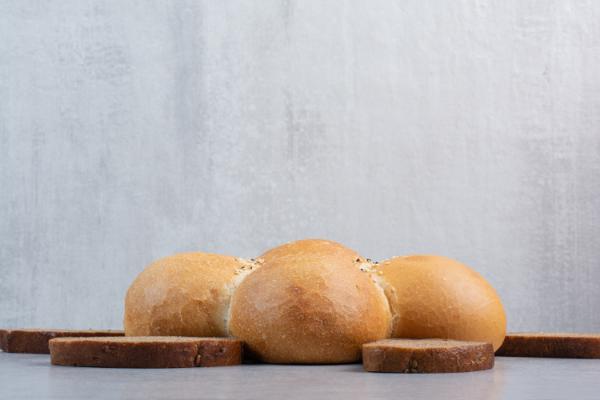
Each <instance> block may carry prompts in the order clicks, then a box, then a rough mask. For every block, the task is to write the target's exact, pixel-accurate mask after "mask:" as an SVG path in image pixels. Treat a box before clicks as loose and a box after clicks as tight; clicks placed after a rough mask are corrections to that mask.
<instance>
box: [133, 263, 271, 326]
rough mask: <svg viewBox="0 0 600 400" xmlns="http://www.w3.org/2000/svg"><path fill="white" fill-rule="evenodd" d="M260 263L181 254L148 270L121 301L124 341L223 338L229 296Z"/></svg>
mask: <svg viewBox="0 0 600 400" xmlns="http://www.w3.org/2000/svg"><path fill="white" fill-rule="evenodd" d="M260 264H261V263H260V262H258V261H256V260H255V261H252V260H244V259H240V258H236V257H231V256H223V255H216V254H208V253H181V254H176V255H173V256H170V257H165V258H161V259H160V260H158V261H155V262H153V263H152V264H150V265H149V266H148V267H147V268H146V269H144V271H142V273H140V275H139V276H138V277H137V278H136V279H135V281H134V282H133V283H132V284H131V287H130V288H129V290H128V291H127V296H126V297H125V318H124V319H123V325H124V326H125V334H126V335H127V336H190V337H226V336H228V334H227V312H228V309H229V304H230V299H231V294H232V293H233V290H234V289H235V287H236V286H237V285H238V284H239V282H240V281H241V280H242V279H243V277H244V276H245V275H246V274H248V273H249V272H250V271H252V270H254V269H256V268H258V267H259V266H260Z"/></svg>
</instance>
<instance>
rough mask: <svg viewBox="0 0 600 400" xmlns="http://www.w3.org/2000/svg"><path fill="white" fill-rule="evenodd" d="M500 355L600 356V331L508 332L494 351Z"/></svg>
mask: <svg viewBox="0 0 600 400" xmlns="http://www.w3.org/2000/svg"><path fill="white" fill-rule="evenodd" d="M496 355H497V356H502V357H553V358H600V333H558V332H516V333H509V334H507V335H506V338H504V343H502V346H500V348H499V349H498V350H497V351H496Z"/></svg>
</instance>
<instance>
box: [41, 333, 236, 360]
mask: <svg viewBox="0 0 600 400" xmlns="http://www.w3.org/2000/svg"><path fill="white" fill-rule="evenodd" d="M242 347H243V342H242V341H241V340H240V339H236V338H192V337H178V336H127V337H96V338H60V339H52V340H51V341H50V362H51V363H52V364H54V365H70V366H78V367H108V368H191V367H220V366H225V365H239V364H241V363H242Z"/></svg>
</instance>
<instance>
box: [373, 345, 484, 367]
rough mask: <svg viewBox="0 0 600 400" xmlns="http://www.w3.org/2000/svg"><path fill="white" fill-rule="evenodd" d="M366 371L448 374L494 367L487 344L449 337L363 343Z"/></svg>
mask: <svg viewBox="0 0 600 400" xmlns="http://www.w3.org/2000/svg"><path fill="white" fill-rule="evenodd" d="M362 356H363V367H364V369H365V371H368V372H396V373H448V372H471V371H481V370H486V369H491V368H493V367H494V348H493V346H492V344H491V343H484V342H466V341H458V340H450V339H384V340H380V341H377V342H373V343H368V344H365V345H363V354H362Z"/></svg>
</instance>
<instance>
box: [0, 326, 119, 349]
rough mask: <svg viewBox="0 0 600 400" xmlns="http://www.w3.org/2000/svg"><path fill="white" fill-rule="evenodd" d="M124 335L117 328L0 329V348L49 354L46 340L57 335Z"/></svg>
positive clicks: (57, 336)
mask: <svg viewBox="0 0 600 400" xmlns="http://www.w3.org/2000/svg"><path fill="white" fill-rule="evenodd" d="M96 336H125V331H119V330H111V329H108V330H94V329H89V330H76V329H0V349H1V350H3V351H6V352H8V353H33V354H50V349H49V348H48V341H49V340H50V339H54V338H59V337H96Z"/></svg>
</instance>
